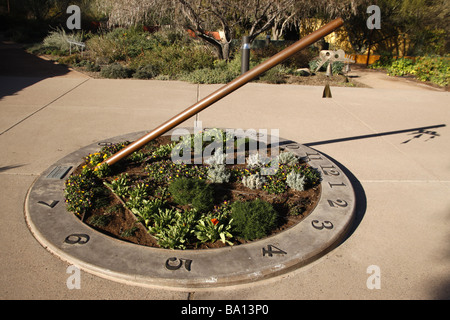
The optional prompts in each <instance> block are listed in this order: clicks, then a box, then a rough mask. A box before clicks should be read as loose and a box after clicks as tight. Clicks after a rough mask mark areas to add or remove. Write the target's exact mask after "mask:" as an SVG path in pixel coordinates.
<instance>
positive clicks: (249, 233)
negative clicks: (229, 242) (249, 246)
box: [231, 199, 278, 240]
mask: <svg viewBox="0 0 450 320" xmlns="http://www.w3.org/2000/svg"><path fill="white" fill-rule="evenodd" d="M231 215H232V218H233V226H234V230H235V231H236V232H237V234H238V235H239V236H240V237H242V238H244V239H246V240H254V239H258V238H262V237H264V236H266V235H268V234H269V233H270V231H271V230H272V229H273V228H275V227H276V226H277V221H278V213H277V212H276V211H275V209H274V208H273V207H272V205H271V204H270V203H268V202H265V201H262V200H259V199H256V200H254V201H247V202H240V201H236V202H234V203H233V204H232V205H231Z"/></svg>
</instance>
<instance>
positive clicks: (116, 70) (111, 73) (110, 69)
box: [100, 62, 132, 79]
mask: <svg viewBox="0 0 450 320" xmlns="http://www.w3.org/2000/svg"><path fill="white" fill-rule="evenodd" d="M131 73H132V71H131V70H130V69H128V68H127V67H124V66H122V65H121V64H120V63H118V62H116V63H113V64H110V65H107V66H105V67H103V68H102V70H101V71H100V75H101V76H102V77H104V78H108V79H126V78H129V77H130V76H131Z"/></svg>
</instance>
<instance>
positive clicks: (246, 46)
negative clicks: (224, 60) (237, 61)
mask: <svg viewBox="0 0 450 320" xmlns="http://www.w3.org/2000/svg"><path fill="white" fill-rule="evenodd" d="M249 68H250V37H247V36H245V37H242V57H241V74H244V73H246V72H247V71H248V70H249Z"/></svg>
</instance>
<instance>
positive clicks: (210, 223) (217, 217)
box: [195, 201, 233, 246]
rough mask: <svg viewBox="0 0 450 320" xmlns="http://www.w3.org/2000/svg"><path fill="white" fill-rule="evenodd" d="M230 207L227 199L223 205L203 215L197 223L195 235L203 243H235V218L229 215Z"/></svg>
mask: <svg viewBox="0 0 450 320" xmlns="http://www.w3.org/2000/svg"><path fill="white" fill-rule="evenodd" d="M229 214H230V208H229V204H228V202H227V201H225V202H224V203H223V204H222V205H221V206H216V207H215V208H214V211H213V212H212V213H211V214H208V215H206V216H203V217H202V218H201V219H200V220H199V221H198V223H197V225H196V227H195V229H196V231H195V236H196V237H197V239H198V240H199V241H200V242H201V243H205V242H212V243H214V242H216V241H219V240H220V241H222V243H224V244H228V245H231V246H232V245H233V242H231V241H230V239H232V238H233V235H232V234H231V232H232V225H233V219H232V218H231V219H230V217H229Z"/></svg>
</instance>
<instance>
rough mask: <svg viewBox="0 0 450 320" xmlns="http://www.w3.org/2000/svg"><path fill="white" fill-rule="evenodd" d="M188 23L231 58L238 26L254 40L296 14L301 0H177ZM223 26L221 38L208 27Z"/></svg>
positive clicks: (212, 28) (187, 26)
mask: <svg viewBox="0 0 450 320" xmlns="http://www.w3.org/2000/svg"><path fill="white" fill-rule="evenodd" d="M175 1H176V2H177V3H178V6H177V8H178V10H179V12H180V13H181V15H180V16H182V17H184V26H185V27H186V28H189V29H191V30H193V31H194V32H195V34H196V35H197V36H198V37H199V38H201V39H203V40H205V41H206V42H207V43H209V44H211V45H212V46H214V48H215V49H216V52H217V54H218V57H219V58H221V59H225V60H228V59H229V56H230V45H231V41H232V40H233V39H234V38H235V30H236V28H240V29H241V30H244V31H245V32H246V33H247V36H248V37H249V38H250V42H251V41H253V40H254V39H255V38H256V37H257V36H258V35H260V34H261V33H264V32H266V31H267V30H269V29H271V28H272V26H273V25H274V24H275V23H277V24H281V25H283V19H287V18H289V17H292V16H293V15H294V14H295V10H294V4H295V3H296V2H299V0H297V1H296V0H248V1H240V0H175ZM217 29H220V30H223V35H224V37H223V39H221V40H217V39H215V38H214V37H212V36H211V35H210V33H209V32H208V31H211V30H217Z"/></svg>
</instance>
